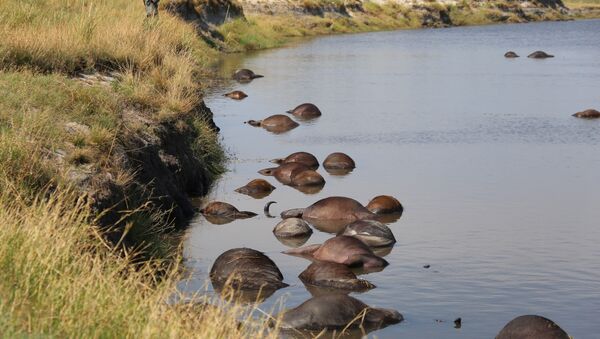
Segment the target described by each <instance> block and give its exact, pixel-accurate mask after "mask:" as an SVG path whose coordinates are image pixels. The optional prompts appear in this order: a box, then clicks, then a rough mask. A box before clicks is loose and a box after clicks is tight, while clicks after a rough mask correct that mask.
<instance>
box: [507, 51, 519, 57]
mask: <svg viewBox="0 0 600 339" xmlns="http://www.w3.org/2000/svg"><path fill="white" fill-rule="evenodd" d="M504 57H505V58H518V57H519V56H518V55H517V53H515V52H513V51H508V52H506V53H504Z"/></svg>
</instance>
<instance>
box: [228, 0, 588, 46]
mask: <svg viewBox="0 0 600 339" xmlns="http://www.w3.org/2000/svg"><path fill="white" fill-rule="evenodd" d="M575 1H577V0H575ZM582 1H583V0H582ZM589 1H596V0H589ZM298 12H300V13H304V15H299V14H298ZM313 12H316V13H318V15H307V14H310V13H313ZM568 18H569V16H568V15H565V14H562V13H561V12H560V11H558V10H551V9H549V10H547V11H544V12H531V13H525V12H524V11H523V10H522V9H521V7H520V5H519V4H518V3H517V2H515V1H504V0H500V1H486V2H471V1H462V2H459V3H457V4H441V3H437V2H435V1H432V2H424V3H422V4H419V5H415V6H408V5H402V4H398V3H394V2H387V3H375V2H370V1H366V2H362V3H359V5H356V4H352V3H350V4H348V2H339V1H335V0H310V1H308V0H307V1H303V2H301V3H300V4H299V5H297V6H295V7H293V8H292V9H290V12H289V13H287V14H286V13H284V14H278V15H268V14H261V12H252V13H247V14H246V18H239V19H236V20H232V21H230V22H228V23H225V24H224V25H222V26H220V27H219V28H218V30H219V32H220V33H221V34H222V35H223V36H224V38H225V42H226V45H227V46H228V48H230V49H231V50H233V51H248V50H259V49H265V48H272V47H278V46H281V45H284V44H286V43H288V42H289V41H290V40H292V39H295V38H301V37H308V36H316V35H326V34H339V33H357V32H371V31H382V30H394V29H416V28H424V27H446V26H469V25H487V24H497V23H519V22H529V21H544V20H565V19H568Z"/></svg>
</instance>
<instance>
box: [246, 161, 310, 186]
mask: <svg viewBox="0 0 600 339" xmlns="http://www.w3.org/2000/svg"><path fill="white" fill-rule="evenodd" d="M306 170H310V168H308V167H306V165H303V164H301V163H297V162H291V163H287V164H283V165H281V166H279V167H272V168H265V169H262V170H260V171H258V173H260V174H262V175H268V176H274V177H275V179H277V181H279V182H280V183H282V184H284V185H289V184H291V183H292V174H297V173H300V172H302V171H306Z"/></svg>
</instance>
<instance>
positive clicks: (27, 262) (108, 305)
mask: <svg viewBox="0 0 600 339" xmlns="http://www.w3.org/2000/svg"><path fill="white" fill-rule="evenodd" d="M6 186H10V184H8V185H5V187H6ZM0 206H1V208H0V225H2V227H0V242H1V243H2V246H0V272H1V273H0V278H1V279H0V328H2V335H3V337H7V338H8V337H23V336H28V337H80V338H99V337H103V338H113V337H115V338H116V337H118V338H182V337H183V338H187V337H190V338H191V337H197V338H256V337H269V336H274V335H275V334H274V333H272V332H270V331H269V330H268V329H267V328H266V327H265V323H266V322H265V321H261V320H260V318H259V319H257V320H254V318H253V317H252V316H250V315H249V314H250V313H248V312H249V311H248V310H247V309H245V308H243V307H241V306H236V305H233V304H225V307H222V308H216V307H202V306H201V305H199V304H192V303H188V304H180V305H169V303H168V301H169V300H172V298H173V296H174V295H173V291H175V285H176V283H177V279H178V277H179V274H178V272H179V270H178V268H177V267H172V269H170V270H169V271H168V272H169V273H168V274H167V276H165V277H163V278H162V279H160V280H156V279H154V277H155V275H154V274H155V266H157V265H160V262H153V261H150V262H146V263H144V264H143V265H141V266H140V265H137V266H135V269H134V266H132V265H131V264H130V262H129V260H128V258H127V257H123V256H122V255H117V254H116V253H115V252H113V251H112V250H111V249H110V247H109V246H108V245H106V244H104V243H103V242H102V239H101V237H100V236H98V234H97V233H96V232H97V231H96V228H95V227H94V225H93V223H90V217H91V216H90V215H89V209H88V208H87V206H86V205H85V202H84V200H83V199H82V198H78V197H77V196H76V195H74V194H73V193H72V192H70V191H68V190H61V192H60V193H52V194H49V195H40V196H38V197H36V198H35V199H34V200H33V201H30V200H29V199H27V200H21V199H20V198H19V191H18V190H13V189H6V190H4V191H2V193H0ZM222 306H223V305H222ZM250 311H252V309H250ZM239 319H245V321H244V323H243V324H242V325H240V323H239Z"/></svg>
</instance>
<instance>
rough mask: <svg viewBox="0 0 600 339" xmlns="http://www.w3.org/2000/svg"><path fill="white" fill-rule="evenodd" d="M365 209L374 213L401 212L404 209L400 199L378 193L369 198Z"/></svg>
mask: <svg viewBox="0 0 600 339" xmlns="http://www.w3.org/2000/svg"><path fill="white" fill-rule="evenodd" d="M367 209H368V210H369V211H371V212H372V213H375V214H391V213H400V214H401V213H402V212H403V211H404V207H402V204H401V203H400V201H398V199H396V198H394V197H392V196H389V195H379V196H376V197H375V198H373V199H371V201H369V203H368V204H367Z"/></svg>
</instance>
